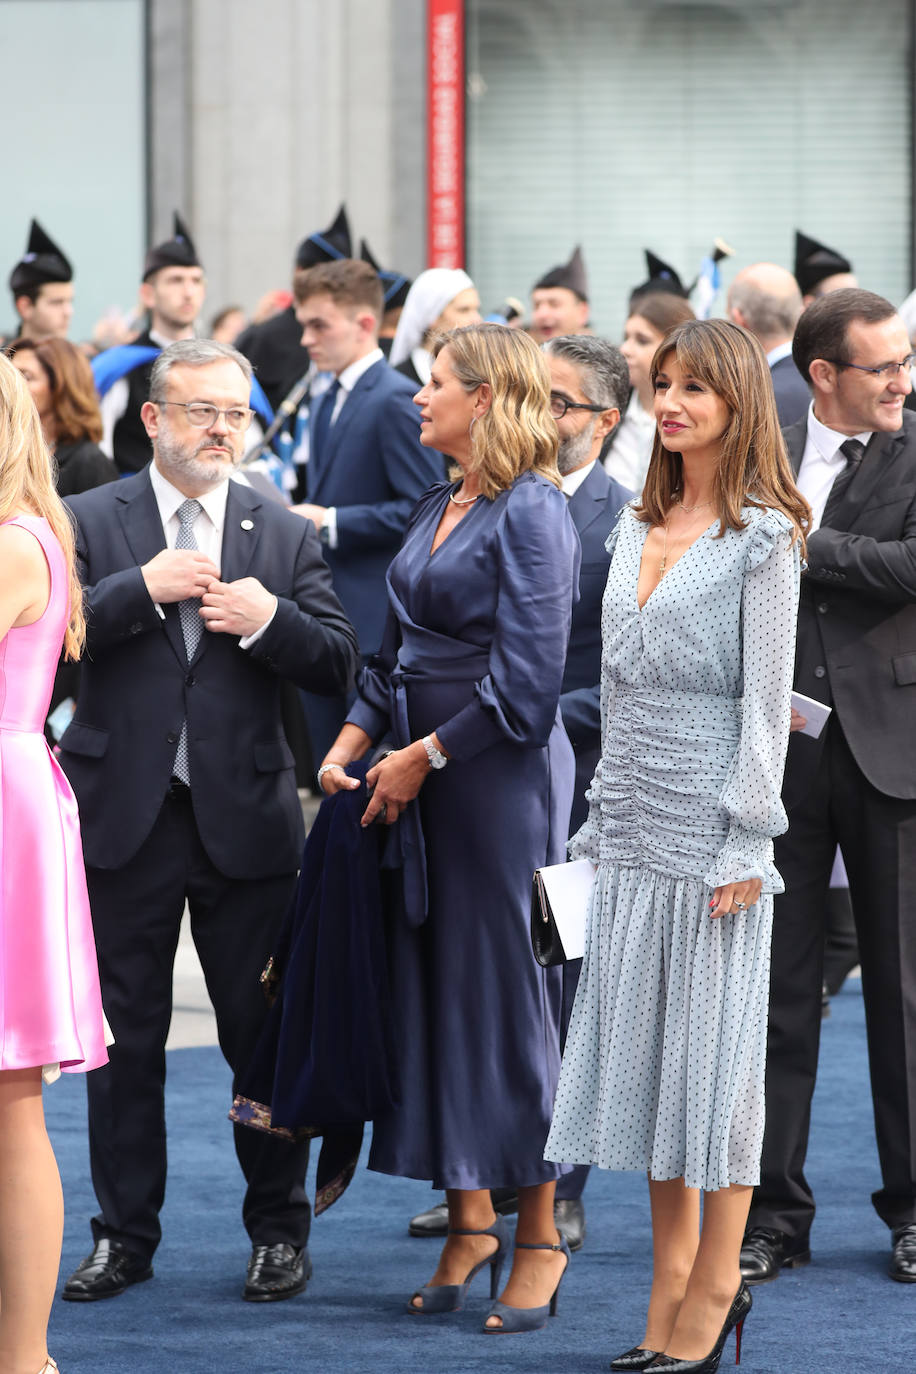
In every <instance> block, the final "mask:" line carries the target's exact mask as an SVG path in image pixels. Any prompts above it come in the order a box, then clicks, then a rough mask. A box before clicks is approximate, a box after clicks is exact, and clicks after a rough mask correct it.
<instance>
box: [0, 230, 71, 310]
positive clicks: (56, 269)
mask: <svg viewBox="0 0 916 1374" xmlns="http://www.w3.org/2000/svg"><path fill="white" fill-rule="evenodd" d="M72 280H73V268H72V267H71V266H70V261H69V259H68V258H66V257H65V256H64V254H63V253H62V252H61V250H60V249H59V248H58V246H57V244H56V243H55V242H54V240H53V239H52V238H51V237H50V235H48V234H46V233H45V231H44V229H42V227H41V225H40V224H39V223H38V220H37V219H33V220H32V223H31V226H30V228H29V246H28V248H27V249H26V251H25V254H24V256H23V258H22V260H21V261H20V262H17V263H16V266H15V267H14V268H13V270H12V272H11V273H10V290H11V291H12V293H13V295H14V296H18V295H21V293H22V292H23V291H29V290H31V289H32V288H33V287H35V286H44V284H45V283H46V282H52V281H72Z"/></svg>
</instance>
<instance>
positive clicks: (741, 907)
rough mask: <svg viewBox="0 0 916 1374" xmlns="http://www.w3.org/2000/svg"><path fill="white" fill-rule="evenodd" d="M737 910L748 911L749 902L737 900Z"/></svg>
mask: <svg viewBox="0 0 916 1374" xmlns="http://www.w3.org/2000/svg"><path fill="white" fill-rule="evenodd" d="M735 910H736V911H747V902H735Z"/></svg>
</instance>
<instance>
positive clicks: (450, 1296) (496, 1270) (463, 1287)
mask: <svg viewBox="0 0 916 1374" xmlns="http://www.w3.org/2000/svg"><path fill="white" fill-rule="evenodd" d="M449 1235H450V1236H495V1237H496V1240H497V1246H496V1249H495V1250H494V1251H493V1253H492V1255H486V1256H485V1257H484V1258H483V1259H482V1260H480V1262H479V1263H478V1264H475V1265H474V1268H473V1269H472V1270H471V1272H470V1273H469V1274H468V1276H467V1278H466V1279H465V1281H464V1283H440V1284H436V1286H435V1287H433V1286H431V1285H430V1284H428V1283H427V1284H424V1286H423V1287H422V1288H418V1289H417V1291H416V1292H415V1293H413V1294H412V1295H411V1298H410V1301H409V1302H408V1304H407V1311H408V1312H412V1313H413V1315H414V1316H415V1317H423V1316H426V1317H434V1316H438V1315H439V1314H440V1313H442V1312H460V1311H461V1309H462V1307H463V1306H464V1299H465V1297H466V1295H467V1291H468V1288H469V1287H470V1286H471V1280H472V1279H473V1278H474V1275H475V1274H479V1273H480V1271H481V1269H484V1268H485V1267H486V1266H487V1265H488V1264H489V1266H490V1301H491V1302H492V1300H493V1299H494V1298H495V1297H496V1294H497V1293H498V1292H499V1280H500V1278H501V1277H502V1272H503V1264H504V1263H505V1260H506V1255H507V1254H508V1251H509V1228H508V1226H507V1225H506V1221H505V1218H504V1217H501V1216H500V1215H499V1213H497V1214H496V1220H495V1221H494V1223H493V1225H492V1226H488V1227H487V1228H486V1230H484V1231H463V1230H459V1229H458V1228H456V1227H449ZM414 1298H422V1299H423V1306H422V1307H414V1304H413V1300H414Z"/></svg>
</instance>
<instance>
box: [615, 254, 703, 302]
mask: <svg viewBox="0 0 916 1374" xmlns="http://www.w3.org/2000/svg"><path fill="white" fill-rule="evenodd" d="M643 252H644V253H645V255H646V270H647V272H648V273H649V276H648V278H647V279H646V281H644V282H640V284H639V286H634V287H633V290H632V291H631V292H630V300H631V302H632V301H633V300H635V298H636V297H637V296H645V295H648V293H649V292H650V291H668V292H670V294H671V295H672V296H683V297H684V299H685V300H686V299H687V296H688V294H689V293H688V291H687V288H686V287H685V285H684V283H683V282H682V281H681V279H680V277H679V276H678V274H677V273H676V272H675V270H674V268H673V267H672V266H671V265H670V264H669V263H667V262H664V261H663V260H662V259H661V258H660V257H658V256H657V255H656V254H655V253H653V252H652V250H651V248H644V249H643Z"/></svg>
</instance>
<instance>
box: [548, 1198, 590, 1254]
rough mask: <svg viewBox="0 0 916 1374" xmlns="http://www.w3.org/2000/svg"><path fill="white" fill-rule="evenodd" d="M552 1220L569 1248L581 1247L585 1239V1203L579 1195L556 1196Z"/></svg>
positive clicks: (578, 1248) (574, 1249)
mask: <svg viewBox="0 0 916 1374" xmlns="http://www.w3.org/2000/svg"><path fill="white" fill-rule="evenodd" d="M553 1222H554V1225H555V1226H556V1228H557V1230H558V1231H559V1233H560V1235H561V1236H564V1237H565V1238H566V1244H567V1245H568V1246H569V1248H570V1250H572V1251H576V1250H581V1249H582V1242H583V1241H584V1240H585V1204H584V1203H583V1201H582V1199H581V1198H580V1197H564V1198H557V1200H556V1202H555V1203H554V1204H553Z"/></svg>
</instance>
